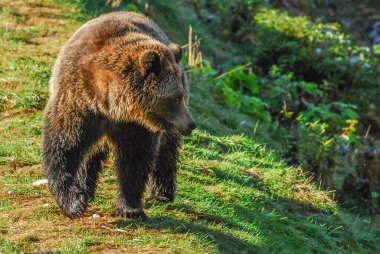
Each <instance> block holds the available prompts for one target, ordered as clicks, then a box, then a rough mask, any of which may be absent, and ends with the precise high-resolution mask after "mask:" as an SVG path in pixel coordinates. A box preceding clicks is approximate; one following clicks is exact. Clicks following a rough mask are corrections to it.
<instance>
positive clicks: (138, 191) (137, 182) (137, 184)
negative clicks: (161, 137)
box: [109, 123, 157, 220]
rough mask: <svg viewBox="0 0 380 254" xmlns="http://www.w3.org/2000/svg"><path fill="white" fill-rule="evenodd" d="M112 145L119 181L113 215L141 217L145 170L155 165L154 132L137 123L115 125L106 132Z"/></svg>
mask: <svg viewBox="0 0 380 254" xmlns="http://www.w3.org/2000/svg"><path fill="white" fill-rule="evenodd" d="M109 136H110V139H111V141H112V142H113V143H114V144H115V149H116V150H115V152H116V168H117V171H118V182H119V206H118V210H117V214H118V215H120V216H122V217H125V218H131V219H139V220H144V219H145V218H146V215H145V213H144V211H143V208H142V197H143V193H144V190H145V187H146V183H147V181H148V175H149V172H150V171H151V170H152V169H153V168H154V166H155V159H156V143H157V134H155V133H153V132H151V131H149V130H147V129H146V128H145V127H143V126H141V125H138V124H131V123H129V124H122V123H120V124H117V126H115V129H113V130H112V131H110V134H109Z"/></svg>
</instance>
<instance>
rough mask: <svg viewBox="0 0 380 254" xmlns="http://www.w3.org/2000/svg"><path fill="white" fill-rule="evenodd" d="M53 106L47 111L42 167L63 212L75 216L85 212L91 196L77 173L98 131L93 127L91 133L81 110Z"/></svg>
mask: <svg viewBox="0 0 380 254" xmlns="http://www.w3.org/2000/svg"><path fill="white" fill-rule="evenodd" d="M53 106H54V105H53ZM53 106H50V107H48V108H47V109H46V114H45V126H44V141H43V168H44V172H45V176H46V178H47V179H48V182H49V187H50V190H51V192H52V194H53V195H54V196H55V198H56V200H57V203H58V205H59V206H60V208H61V209H62V211H63V213H64V214H65V215H66V216H68V217H70V218H76V217H79V216H81V215H82V214H83V212H84V211H85V209H86V207H87V202H88V199H89V197H88V194H87V193H86V190H85V189H84V188H83V187H82V186H81V184H80V179H77V178H76V175H77V172H78V169H79V167H80V164H81V162H82V159H83V155H84V154H85V152H86V151H87V149H88V147H89V146H90V145H91V144H92V143H93V142H95V139H96V138H95V137H96V136H97V135H96V131H94V130H92V131H91V133H92V134H91V135H90V127H91V126H90V124H89V123H88V122H87V121H86V117H85V116H84V115H82V114H80V112H75V111H72V112H70V111H68V110H67V111H63V110H59V109H57V108H59V107H53ZM63 112H64V113H63Z"/></svg>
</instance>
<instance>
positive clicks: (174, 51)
mask: <svg viewBox="0 0 380 254" xmlns="http://www.w3.org/2000/svg"><path fill="white" fill-rule="evenodd" d="M131 38H132V39H131V40H128V39H120V40H117V39H115V40H114V41H113V42H112V43H110V44H108V45H106V46H104V45H101V46H100V47H99V48H97V49H96V50H90V52H91V53H92V54H84V56H83V58H82V61H81V62H82V66H84V68H85V69H87V70H88V71H87V73H88V74H84V75H90V76H91V78H89V80H92V81H90V83H91V84H89V87H90V89H88V90H92V91H91V93H93V97H94V98H95V101H96V102H97V104H98V108H99V109H100V110H101V111H102V112H105V113H106V114H108V115H110V116H111V117H112V118H114V119H115V120H127V121H137V122H139V123H141V124H143V125H145V126H146V127H148V128H149V129H151V130H153V131H165V130H166V131H174V132H179V133H180V134H182V135H189V134H190V133H191V131H192V130H194V129H195V128H196V124H195V122H194V121H193V119H192V117H191V114H190V112H189V109H188V107H187V104H188V94H189V87H188V84H187V81H186V75H185V72H184V71H183V69H182V67H181V64H180V60H181V56H182V51H181V47H180V46H179V45H177V44H174V43H171V44H169V45H165V44H163V43H161V42H158V41H155V40H152V39H150V38H146V37H145V36H144V35H141V34H137V35H134V36H131ZM87 52H88V51H87Z"/></svg>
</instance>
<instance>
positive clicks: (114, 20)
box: [68, 12, 171, 45]
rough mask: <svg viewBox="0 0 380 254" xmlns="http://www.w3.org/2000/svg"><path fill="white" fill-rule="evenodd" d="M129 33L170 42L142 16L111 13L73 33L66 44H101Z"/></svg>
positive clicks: (154, 25) (165, 42) (129, 13)
mask: <svg viewBox="0 0 380 254" xmlns="http://www.w3.org/2000/svg"><path fill="white" fill-rule="evenodd" d="M130 32H136V33H141V34H144V35H146V36H149V37H150V38H152V39H153V40H158V41H160V42H161V43H163V44H165V45H169V44H170V43H171V42H170V40H169V39H168V37H167V36H166V35H165V33H164V32H163V31H162V30H161V29H160V28H159V27H158V26H157V25H156V24H155V23H154V22H153V21H151V20H150V19H148V18H147V17H146V16H144V15H143V14H139V13H135V12H111V13H107V14H104V15H101V16H99V17H98V18H95V19H93V20H91V21H89V22H87V23H86V24H84V25H83V26H82V27H81V28H79V29H78V30H77V32H75V34H74V35H73V36H72V37H71V39H70V40H69V42H68V44H70V43H78V42H84V43H88V42H92V43H98V44H102V43H105V42H106V41H107V40H109V39H112V38H114V37H120V36H124V35H126V34H128V33H130Z"/></svg>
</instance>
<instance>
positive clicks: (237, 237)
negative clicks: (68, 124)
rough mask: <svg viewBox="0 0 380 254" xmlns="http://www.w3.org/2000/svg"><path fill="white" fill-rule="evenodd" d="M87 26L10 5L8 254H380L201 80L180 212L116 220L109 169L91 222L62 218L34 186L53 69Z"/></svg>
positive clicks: (184, 159)
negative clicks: (36, 253) (138, 219)
mask: <svg viewBox="0 0 380 254" xmlns="http://www.w3.org/2000/svg"><path fill="white" fill-rule="evenodd" d="M181 10H182V9H181ZM182 11H183V12H189V11H190V10H189V9H183V10H182ZM89 18H90V15H88V14H86V13H83V12H79V11H78V9H77V3H76V2H70V1H63V2H61V1H54V0H49V1H39V0H28V1H23V2H18V1H2V3H1V4H0V19H1V20H2V21H4V22H2V24H1V26H0V35H1V37H0V38H1V43H0V52H2V54H1V56H0V75H1V77H0V141H1V142H0V253H24V252H33V251H54V253H371V252H374V251H375V250H378V249H380V245H379V242H380V230H379V229H378V228H377V229H376V227H375V226H376V225H371V220H370V218H366V217H358V216H356V215H353V214H350V213H349V212H347V211H344V210H342V209H341V208H339V206H337V204H336V203H335V202H334V200H333V199H332V198H331V193H328V192H325V191H322V190H320V189H319V188H318V187H317V186H315V185H314V184H312V183H311V182H310V179H309V178H308V177H307V176H305V175H304V174H303V173H302V170H301V169H300V168H294V167H288V166H287V165H286V164H285V163H284V162H283V161H282V160H281V158H280V156H279V155H278V154H276V153H275V152H273V151H271V150H270V149H268V148H266V146H264V145H262V144H261V142H260V141H262V140H270V136H271V132H270V131H269V132H265V130H266V128H265V126H261V127H259V130H258V131H257V133H256V135H254V133H253V129H254V127H255V123H254V122H252V119H249V118H248V117H246V116H244V115H241V114H237V113H236V112H234V111H233V110H227V109H225V108H224V107H223V106H221V105H220V104H219V103H218V98H217V97H215V96H213V95H212V94H211V95H210V88H209V87H208V85H207V84H206V83H204V82H202V80H192V95H191V96H192V97H191V105H192V112H193V114H194V117H195V119H196V120H197V122H198V124H199V126H200V129H199V130H197V131H196V132H195V133H194V134H193V135H192V136H191V137H188V138H185V139H184V142H183V147H182V150H181V163H180V170H179V172H180V173H179V177H178V192H177V197H176V200H175V201H174V202H173V203H171V204H157V203H154V202H152V201H149V200H146V202H145V210H146V212H147V215H148V216H149V218H150V219H149V220H148V221H146V222H136V221H130V220H122V219H120V218H118V217H115V216H114V212H115V211H114V208H115V204H116V199H117V197H116V180H115V173H114V171H113V165H112V160H111V161H110V162H109V163H107V164H105V165H104V166H105V170H104V172H103V174H102V176H101V179H100V182H99V188H98V191H97V196H96V199H95V200H94V201H93V202H92V203H91V204H90V207H89V209H88V210H87V212H86V214H85V216H84V217H83V218H80V219H76V220H70V219H67V218H64V217H63V216H62V214H61V213H60V211H59V209H58V207H57V205H56V203H55V202H54V199H53V198H52V196H51V194H50V193H49V191H48V189H47V187H46V185H39V186H34V185H32V183H33V182H34V181H36V180H38V179H41V178H43V175H42V169H41V165H40V162H41V128H42V109H43V106H44V104H45V102H46V99H47V82H48V78H49V76H50V68H51V66H52V64H53V62H54V59H55V57H56V55H57V53H58V51H59V49H60V47H61V45H62V44H63V43H64V41H65V40H67V39H68V38H69V37H70V35H71V34H72V33H73V32H74V31H75V29H76V28H78V27H79V26H80V25H81V24H82V23H83V21H84V20H86V19H89ZM162 22H164V21H162ZM167 29H168V28H167ZM172 33H173V32H172ZM242 121H245V122H247V123H248V124H244V125H242V124H241V123H242ZM260 128H262V129H260ZM240 133H245V134H244V135H242V134H240ZM273 142H275V141H273ZM93 214H98V215H100V217H99V218H95V217H93V216H92V215H93Z"/></svg>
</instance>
